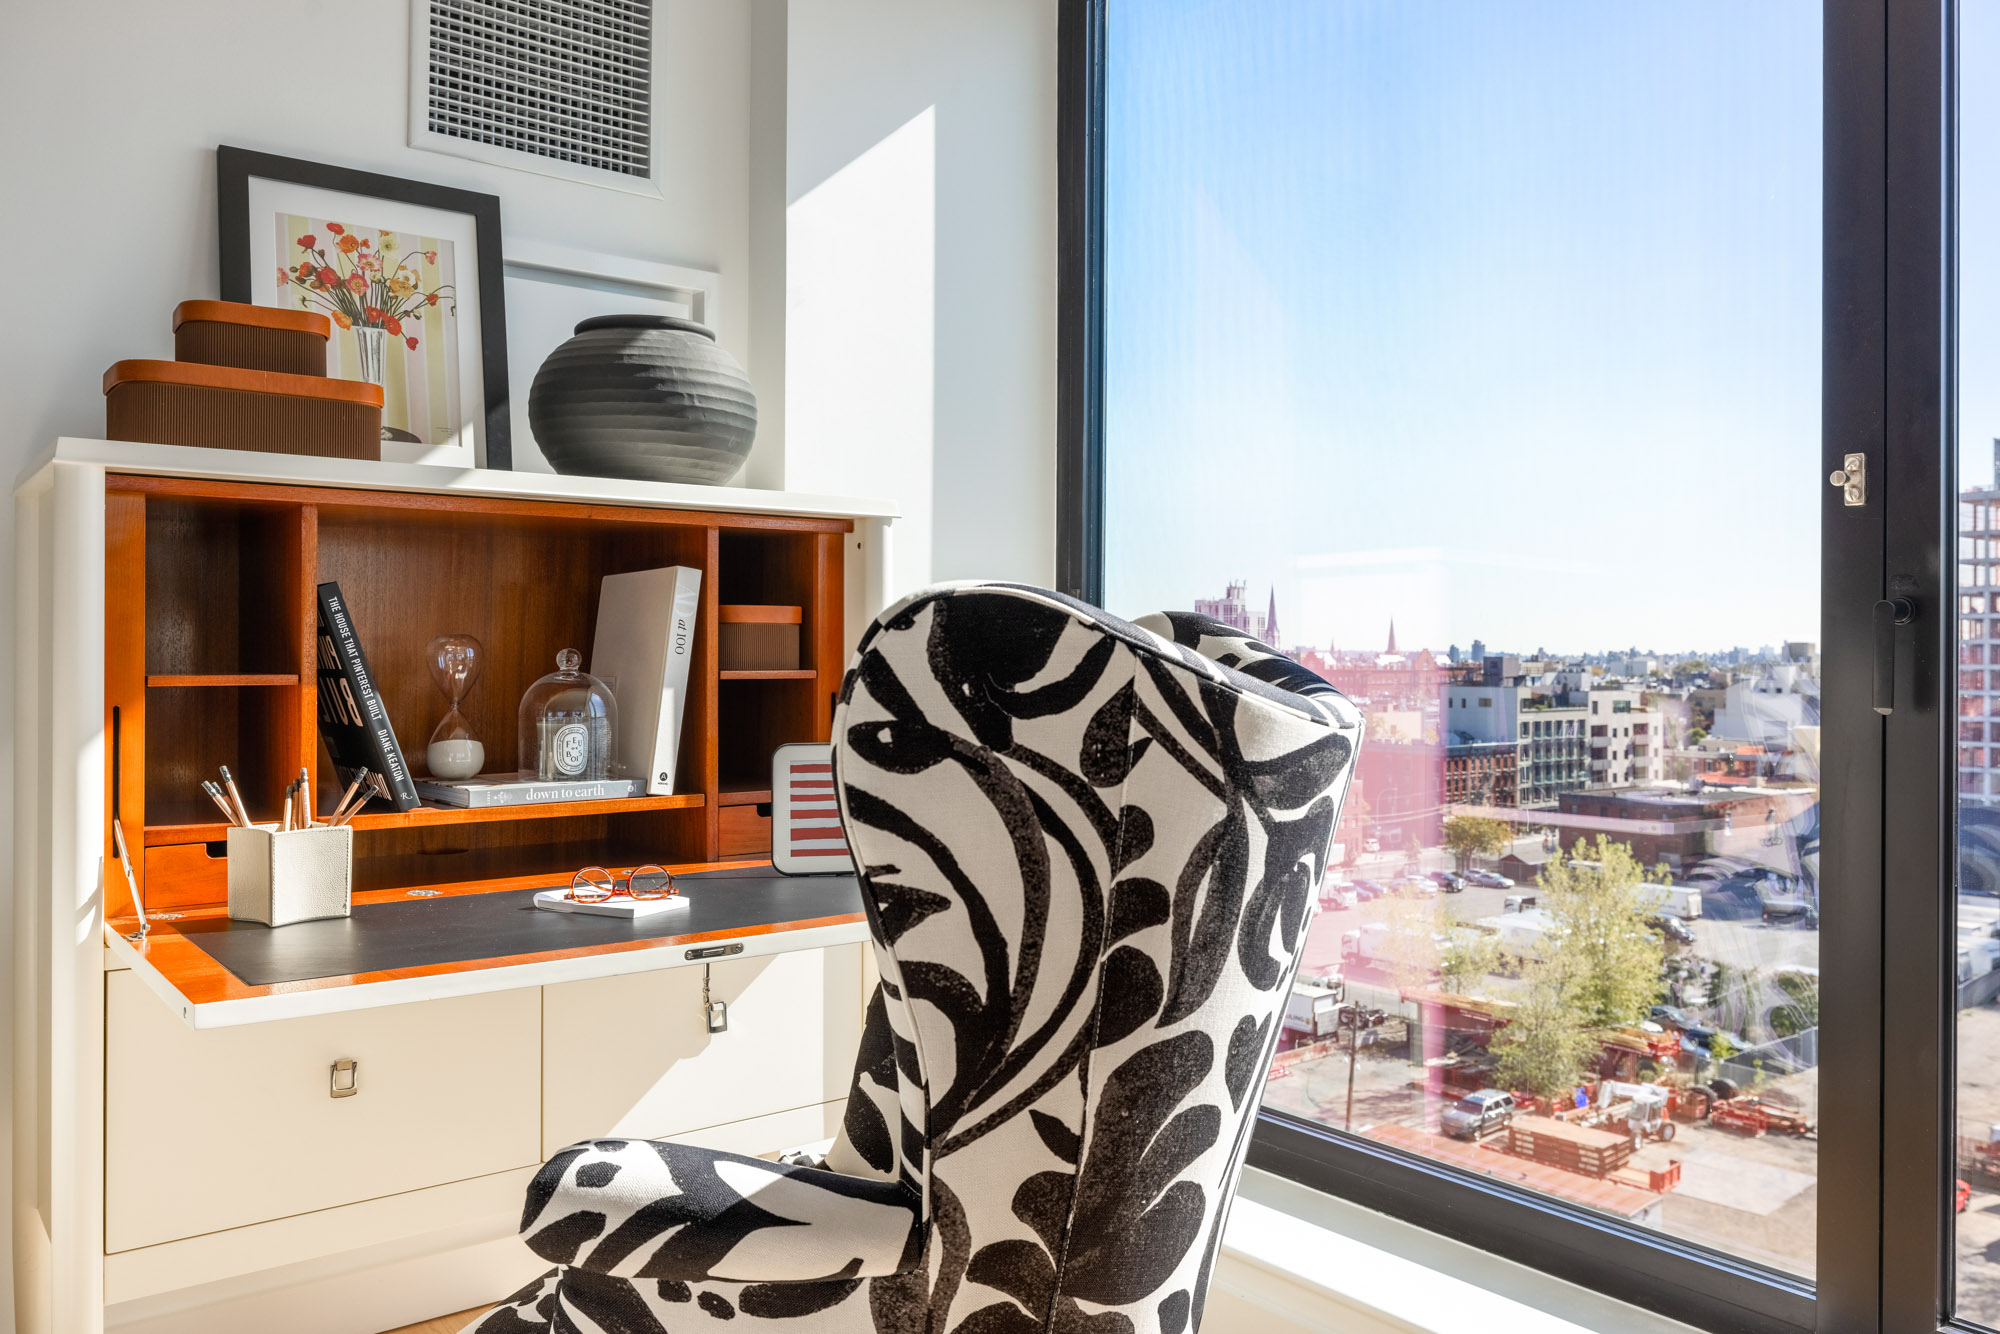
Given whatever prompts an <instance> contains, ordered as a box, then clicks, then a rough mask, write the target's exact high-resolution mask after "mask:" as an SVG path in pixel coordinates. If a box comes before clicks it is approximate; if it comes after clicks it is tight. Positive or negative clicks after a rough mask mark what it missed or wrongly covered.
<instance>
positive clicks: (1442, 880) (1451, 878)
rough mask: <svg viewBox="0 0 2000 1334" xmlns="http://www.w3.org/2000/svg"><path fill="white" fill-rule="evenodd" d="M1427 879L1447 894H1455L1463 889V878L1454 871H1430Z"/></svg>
mask: <svg viewBox="0 0 2000 1334" xmlns="http://www.w3.org/2000/svg"><path fill="white" fill-rule="evenodd" d="M1428 878H1429V880H1430V882H1431V883H1432V884H1434V885H1436V886H1437V887H1438V888H1439V889H1441V890H1443V891H1444V892H1445V893H1447V894H1456V893H1458V892H1460V891H1461V890H1463V889H1464V888H1465V877H1464V876H1462V875H1460V874H1458V873H1457V872H1456V871H1432V872H1431V873H1430V875H1429V877H1428Z"/></svg>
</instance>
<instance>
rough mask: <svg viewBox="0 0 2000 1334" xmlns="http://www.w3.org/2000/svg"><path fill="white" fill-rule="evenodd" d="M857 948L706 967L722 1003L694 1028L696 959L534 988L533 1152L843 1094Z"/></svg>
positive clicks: (848, 1073) (853, 1034) (859, 982)
mask: <svg viewBox="0 0 2000 1334" xmlns="http://www.w3.org/2000/svg"><path fill="white" fill-rule="evenodd" d="M866 948H867V947H866V946H863V945H837V946H834V947H832V948H829V949H818V950H800V951H797V952H796V953H791V954H775V955H767V956H765V957H763V958H756V959H726V960H723V961H721V962H718V963H714V964H711V965H709V967H710V968H711V970H712V972H711V978H710V983H709V990H710V993H711V994H712V995H713V996H714V997H715V998H717V999H720V1000H723V1001H727V1002H728V1004H729V1031H728V1032H726V1033H714V1034H711V1033H710V1032H709V1031H708V1025H707V1023H706V1022H705V1020H704V1017H703V1012H702V1005H701V974H702V970H701V966H700V965H698V964H696V965H692V966H689V967H685V968H670V969H667V970H664V971H662V972H656V973H630V974H627V975H625V976H623V977H601V978H593V979H591V980H589V981H585V982H564V983H561V984H559V985H556V986H550V987H544V988H543V997H544V1000H543V1006H542V1013H543V1023H544V1025H545V1031H544V1037H543V1043H542V1051H543V1053H544V1055H543V1078H542V1111H543V1117H542V1126H543V1132H542V1152H543V1155H544V1156H545V1157H546V1156H547V1155H548V1154H551V1153H554V1152H555V1151H556V1150H557V1149H560V1148H562V1147H563V1146H565V1145H568V1144H574V1143H576V1142H577V1141H578V1140H582V1139H592V1138H596V1137H599V1136H605V1135H623V1136H630V1137H633V1138H645V1139H661V1138H666V1137H670V1136H673V1135H679V1134H684V1133H686V1132H688V1131H691V1130H696V1129H699V1128H701V1127H704V1126H715V1125H721V1124H723V1123H724V1122H728V1121H741V1120H743V1119H745V1118H747V1117H752V1116H766V1115H769V1114H770V1113H773V1112H780V1111H785V1110H787V1109H790V1108H796V1107H807V1106H811V1105H813V1104H815V1103H823V1102H827V1101H830V1100H832V1099H836V1098H844V1097H846V1096H847V1088H848V1084H849V1083H850V1082H851V1081H852V1079H853V1076H854V1055H855V1049H856V1048H857V1047H858V1046H859V1045H860V1041H861V1013H862V1003H863V995H862V987H863V986H864V985H865V984H866V982H867V980H868V979H867V978H866V977H864V973H863V970H864V967H865V962H864V961H865V951H866ZM774 1147H777V1148H788V1147H790V1146H789V1145H777V1146H774Z"/></svg>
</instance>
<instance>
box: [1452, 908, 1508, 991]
mask: <svg viewBox="0 0 2000 1334" xmlns="http://www.w3.org/2000/svg"><path fill="white" fill-rule="evenodd" d="M1438 926H1439V930H1440V931H1441V932H1442V933H1443V935H1444V943H1443V944H1442V945H1440V946H1439V948H1438V960H1437V974H1438V986H1439V987H1440V988H1441V989H1443V990H1445V991H1448V992H1450V993H1451V994H1452V995H1454V996H1470V995H1472V994H1473V992H1474V989H1475V988H1477V987H1478V986H1479V984H1480V983H1482V982H1484V981H1485V980H1486V979H1487V977H1488V976H1489V975H1491V974H1492V972H1493V970H1494V969H1495V968H1496V967H1498V966H1499V963H1500V942H1499V941H1497V940H1495V939H1494V938H1493V937H1492V936H1490V935H1488V934H1487V933H1486V932H1484V931H1479V930H1475V929H1473V928H1471V927H1464V926H1453V925H1450V924H1449V923H1448V922H1445V921H1443V920H1440V922H1439V924H1438Z"/></svg>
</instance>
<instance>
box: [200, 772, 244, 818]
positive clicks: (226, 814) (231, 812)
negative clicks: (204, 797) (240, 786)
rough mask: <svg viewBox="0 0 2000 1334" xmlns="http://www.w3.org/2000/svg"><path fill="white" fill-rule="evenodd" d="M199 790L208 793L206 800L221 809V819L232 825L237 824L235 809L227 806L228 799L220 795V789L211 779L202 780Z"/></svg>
mask: <svg viewBox="0 0 2000 1334" xmlns="http://www.w3.org/2000/svg"><path fill="white" fill-rule="evenodd" d="M201 790H202V791H204V792H206V793H208V799H209V800H210V801H212V802H214V803H215V804H216V806H217V807H219V808H220V809H221V811H222V818H223V819H225V820H227V821H229V823H230V824H232V825H233V824H235V823H236V822H237V821H236V808H235V807H234V806H231V805H230V804H229V798H227V797H225V796H223V795H222V789H221V788H219V787H217V786H216V785H215V782H214V780H213V779H208V778H204V779H202V780H201Z"/></svg>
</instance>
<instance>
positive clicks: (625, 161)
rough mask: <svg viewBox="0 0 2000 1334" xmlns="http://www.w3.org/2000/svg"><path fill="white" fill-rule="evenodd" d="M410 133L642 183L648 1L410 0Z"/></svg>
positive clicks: (490, 154) (451, 146)
mask: <svg viewBox="0 0 2000 1334" xmlns="http://www.w3.org/2000/svg"><path fill="white" fill-rule="evenodd" d="M411 11H412V25H411V26H412V29H413V31H412V33H411V37H412V48H413V51H414V53H415V55H416V58H415V59H413V60H412V61H411V66H412V68H411V76H412V77H411V84H412V87H411V89H410V92H411V97H410V113H411V114H410V142H411V143H412V144H413V145H415V146H417V147H420V148H431V149H436V150H438V151H440V152H445V153H455V154H458V155H459V156H462V157H471V158H476V159H478V160H480V161H483V162H494V163H500V164H503V165H506V166H514V167H523V168H526V169H528V170H531V171H541V172H547V173H549V174H552V175H557V176H566V177H571V178H573V179H579V180H591V181H596V182H598V183H599V184H604V185H624V186H625V187H626V188H635V187H636V188H640V189H646V190H648V192H650V187H651V183H652V177H653V147H652V145H653V135H652V111H653V63H654V61H653V0H417V2H416V3H415V4H413V5H412V6H411Z"/></svg>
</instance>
